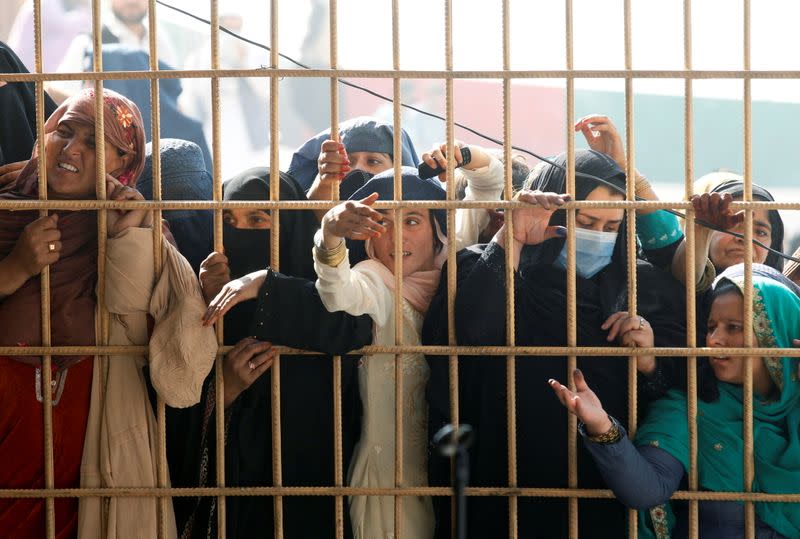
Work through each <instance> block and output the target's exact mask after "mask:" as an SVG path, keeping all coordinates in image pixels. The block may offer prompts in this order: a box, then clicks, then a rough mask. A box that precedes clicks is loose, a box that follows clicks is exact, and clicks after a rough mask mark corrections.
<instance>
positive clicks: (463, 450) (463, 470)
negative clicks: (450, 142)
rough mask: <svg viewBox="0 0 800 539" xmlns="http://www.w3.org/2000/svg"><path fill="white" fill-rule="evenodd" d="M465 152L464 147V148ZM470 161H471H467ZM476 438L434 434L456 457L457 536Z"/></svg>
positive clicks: (451, 430)
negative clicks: (471, 452)
mask: <svg viewBox="0 0 800 539" xmlns="http://www.w3.org/2000/svg"><path fill="white" fill-rule="evenodd" d="M461 151H462V152H463V151H464V149H463V148H462V149H461ZM467 162H469V161H467ZM474 440H475V433H474V431H473V430H472V427H471V426H469V425H465V424H461V425H459V426H458V428H456V427H454V426H453V425H452V424H450V423H448V424H447V425H445V426H444V427H442V428H441V429H439V431H438V432H437V433H436V434H435V435H434V436H433V446H434V447H435V448H436V449H437V450H438V452H439V454H440V455H442V456H443V457H448V458H452V457H455V459H456V463H455V472H456V474H455V477H453V490H455V493H456V500H457V503H456V537H457V538H458V539H466V538H467V496H466V494H465V493H464V489H466V488H467V484H468V483H469V451H468V449H469V447H470V446H471V445H472V442H473V441H474Z"/></svg>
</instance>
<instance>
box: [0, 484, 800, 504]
mask: <svg viewBox="0 0 800 539" xmlns="http://www.w3.org/2000/svg"><path fill="white" fill-rule="evenodd" d="M465 492H466V494H467V496H518V497H525V498H589V499H610V498H614V493H613V492H611V491H610V490H607V489H596V490H595V489H580V488H574V489H570V488H521V487H517V488H513V487H511V488H510V487H468V488H467V489H466V491H465ZM358 495H361V496H452V495H453V490H452V489H451V488H449V487H404V488H356V487H246V488H245V487H219V488H218V487H207V488H157V487H153V488H85V489H52V490H47V489H12V490H0V498H45V497H52V498H97V497H105V498H112V497H116V498H141V497H150V498H153V497H185V496H358ZM671 499H673V500H740V501H755V502H776V503H778V502H783V503H786V502H788V503H800V493H795V494H766V493H763V492H710V491H699V492H691V491H686V490H679V491H676V492H675V493H674V494H673V495H672V498H671Z"/></svg>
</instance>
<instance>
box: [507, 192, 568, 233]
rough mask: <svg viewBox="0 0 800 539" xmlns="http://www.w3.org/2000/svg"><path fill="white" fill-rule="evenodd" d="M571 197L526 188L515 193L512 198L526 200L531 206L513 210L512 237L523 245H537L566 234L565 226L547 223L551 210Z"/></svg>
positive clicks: (520, 200)
mask: <svg viewBox="0 0 800 539" xmlns="http://www.w3.org/2000/svg"><path fill="white" fill-rule="evenodd" d="M571 199H572V197H570V195H562V194H558V193H543V192H541V191H529V190H527V189H524V190H522V191H520V192H519V193H517V195H516V196H515V197H514V200H516V201H518V202H527V203H529V204H531V206H529V207H525V208H519V209H515V210H514V211H513V223H514V239H515V240H516V241H518V242H519V243H521V244H523V245H537V244H539V243H542V242H543V241H545V240H549V239H551V238H557V237H562V238H563V237H564V236H566V235H567V229H566V228H564V227H563V226H550V224H549V223H550V216H552V215H553V212H555V211H556V210H557V209H558V208H560V207H561V206H563V205H564V204H565V203H567V202H569V201H570V200H571ZM504 232H505V231H503V233H504Z"/></svg>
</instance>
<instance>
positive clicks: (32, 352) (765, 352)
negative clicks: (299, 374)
mask: <svg viewBox="0 0 800 539" xmlns="http://www.w3.org/2000/svg"><path fill="white" fill-rule="evenodd" d="M231 348H233V347H232V346H222V347H220V348H219V350H218V352H217V353H218V354H225V353H227V352H228V351H229V350H230V349H231ZM274 349H275V351H276V352H278V353H279V354H281V355H321V354H320V353H319V352H309V351H306V350H299V349H297V348H288V347H285V346H275V347H274ZM147 353H148V347H147V346H51V347H45V346H26V347H18V346H0V356H43V355H52V356H86V355H146V354H147ZM367 354H427V355H434V356H449V355H459V356H509V355H517V356H583V357H586V356H598V357H603V356H614V357H617V356H664V357H667V356H669V357H674V356H678V357H688V356H700V357H702V356H708V355H710V354H715V355H725V356H751V355H754V356H761V357H800V348H708V347H697V348H678V347H669V348H625V347H613V346H574V347H570V346H412V345H408V346H365V347H363V348H360V349H358V350H353V351H352V352H348V354H347V355H367Z"/></svg>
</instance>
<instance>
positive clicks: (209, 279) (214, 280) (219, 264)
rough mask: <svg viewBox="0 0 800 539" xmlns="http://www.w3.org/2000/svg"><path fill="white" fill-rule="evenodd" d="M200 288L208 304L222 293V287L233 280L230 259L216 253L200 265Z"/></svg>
mask: <svg viewBox="0 0 800 539" xmlns="http://www.w3.org/2000/svg"><path fill="white" fill-rule="evenodd" d="M199 277H200V288H201V289H202V290H203V297H204V298H205V300H206V304H209V303H211V300H212V299H214V297H216V295H217V294H219V293H220V291H221V290H222V287H223V286H225V284H226V283H227V282H228V281H230V280H231V268H230V266H229V265H228V257H227V256H225V255H224V254H222V253H218V252H216V251H214V252H213V253H211V254H210V255H208V256H207V257H206V259H205V260H203V262H201V263H200V276H199Z"/></svg>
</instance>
